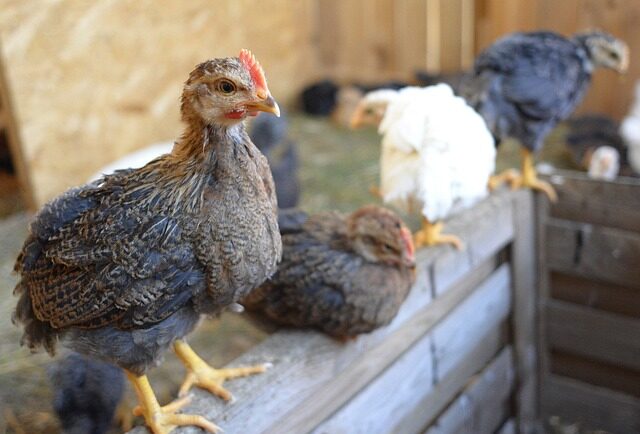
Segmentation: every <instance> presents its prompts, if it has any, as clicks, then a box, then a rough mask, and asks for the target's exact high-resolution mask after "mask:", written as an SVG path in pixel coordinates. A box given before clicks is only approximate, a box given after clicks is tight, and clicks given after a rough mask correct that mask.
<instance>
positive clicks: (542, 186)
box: [511, 149, 558, 202]
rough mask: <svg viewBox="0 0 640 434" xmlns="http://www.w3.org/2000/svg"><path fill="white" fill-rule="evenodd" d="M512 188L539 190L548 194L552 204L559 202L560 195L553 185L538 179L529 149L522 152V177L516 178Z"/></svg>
mask: <svg viewBox="0 0 640 434" xmlns="http://www.w3.org/2000/svg"><path fill="white" fill-rule="evenodd" d="M511 187H512V188H514V189H517V188H523V187H524V188H530V189H532V190H538V191H541V192H543V193H544V194H546V195H547V197H548V198H549V200H550V201H551V202H557V201H558V194H557V193H556V191H555V189H554V188H553V187H552V186H551V184H549V183H548V182H546V181H542V180H540V179H539V178H538V173H537V172H536V168H535V167H534V165H533V155H532V154H531V151H529V150H528V149H523V150H522V175H521V176H518V177H516V179H515V181H514V182H513V183H512V184H511Z"/></svg>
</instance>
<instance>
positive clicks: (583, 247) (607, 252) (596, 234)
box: [545, 218, 640, 288]
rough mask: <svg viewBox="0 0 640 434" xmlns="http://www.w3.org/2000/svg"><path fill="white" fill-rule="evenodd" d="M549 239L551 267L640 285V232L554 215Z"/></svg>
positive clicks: (634, 285)
mask: <svg viewBox="0 0 640 434" xmlns="http://www.w3.org/2000/svg"><path fill="white" fill-rule="evenodd" d="M546 241H547V242H546V246H545V247H546V260H547V265H548V266H549V268H550V269H551V270H556V271H562V272H566V273H571V274H578V275H583V276H585V277H589V278H596V279H598V280H601V281H606V282H611V283H615V284H618V285H624V286H629V287H632V288H640V267H638V255H640V234H637V233H634V232H631V231H623V230H621V229H614V228H606V227H603V226H594V225H591V224H587V223H584V224H581V223H576V222H570V221H567V220H558V219H553V218H551V219H549V221H548V224H547V230H546Z"/></svg>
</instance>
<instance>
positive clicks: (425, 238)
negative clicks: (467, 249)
mask: <svg viewBox="0 0 640 434" xmlns="http://www.w3.org/2000/svg"><path fill="white" fill-rule="evenodd" d="M443 227H444V223H442V222H437V223H431V222H430V221H429V220H427V219H426V218H424V217H423V218H422V229H420V230H419V231H418V232H416V233H415V234H414V235H413V241H414V243H415V245H416V248H420V247H422V246H435V245H437V244H451V245H453V246H454V247H455V248H456V249H458V250H462V249H464V243H463V242H462V240H461V239H460V238H458V237H456V236H455V235H449V234H443V233H442V228H443Z"/></svg>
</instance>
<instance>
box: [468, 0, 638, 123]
mask: <svg viewBox="0 0 640 434" xmlns="http://www.w3.org/2000/svg"><path fill="white" fill-rule="evenodd" d="M476 3H477V4H476V39H475V44H476V51H478V52H479V51H480V50H481V49H483V48H484V47H486V46H487V45H489V44H490V43H491V42H492V41H493V40H495V39H496V38H498V37H500V36H501V35H504V34H505V33H510V32H513V31H519V30H537V29H547V30H553V31H556V32H559V33H562V34H565V35H570V34H572V33H575V32H576V31H581V30H585V29H593V28H598V29H602V30H606V31H608V32H610V33H612V34H613V35H615V36H617V37H619V38H621V39H623V40H625V41H626V42H627V43H628V44H629V48H630V52H631V63H630V68H629V72H628V73H627V74H626V75H625V76H619V75H618V74H616V73H615V72H613V71H598V72H596V74H595V79H594V82H593V85H592V87H591V89H590V90H589V93H588V94H587V96H586V98H585V101H584V103H583V104H582V106H581V108H580V111H581V112H600V113H605V114H609V115H612V116H614V117H616V118H622V117H623V116H624V115H625V114H626V112H627V110H628V109H629V106H630V104H631V100H632V97H633V86H634V84H635V81H636V80H638V79H640V2H639V1H637V0H562V1H557V0H510V1H504V0H477V1H476Z"/></svg>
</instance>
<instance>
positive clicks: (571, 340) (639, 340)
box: [546, 300, 640, 371]
mask: <svg viewBox="0 0 640 434" xmlns="http://www.w3.org/2000/svg"><path fill="white" fill-rule="evenodd" d="M546 311H547V314H546V317H547V321H548V326H547V342H548V345H549V347H550V348H553V349H558V350H561V351H564V352H569V353H572V354H577V355H582V356H585V357H588V358H591V359H594V360H600V361H604V362H607V363H611V364H615V365H619V366H623V367H627V368H631V369H635V370H637V371H640V318H631V317H627V316H622V315H616V314H612V313H607V312H601V311H598V310H595V309H590V308H587V307H583V306H579V305H574V304H571V303H566V302H563V301H555V300H549V301H548V302H547V309H546Z"/></svg>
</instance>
